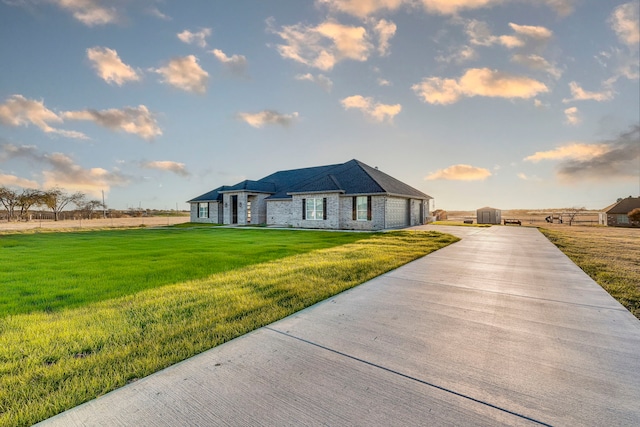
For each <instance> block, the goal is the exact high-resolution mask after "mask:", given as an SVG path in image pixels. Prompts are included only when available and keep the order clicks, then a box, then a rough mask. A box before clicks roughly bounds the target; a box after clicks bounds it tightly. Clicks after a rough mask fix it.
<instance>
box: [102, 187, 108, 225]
mask: <svg viewBox="0 0 640 427" xmlns="http://www.w3.org/2000/svg"><path fill="white" fill-rule="evenodd" d="M106 217H107V205H105V204H104V190H102V218H103V219H104V218H106Z"/></svg>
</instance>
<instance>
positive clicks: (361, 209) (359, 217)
mask: <svg viewBox="0 0 640 427" xmlns="http://www.w3.org/2000/svg"><path fill="white" fill-rule="evenodd" d="M352 219H353V220H354V221H371V196H357V197H354V198H353V215H352Z"/></svg>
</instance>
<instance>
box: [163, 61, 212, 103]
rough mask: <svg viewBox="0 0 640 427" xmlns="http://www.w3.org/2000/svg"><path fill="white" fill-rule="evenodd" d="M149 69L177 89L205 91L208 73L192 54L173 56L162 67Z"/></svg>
mask: <svg viewBox="0 0 640 427" xmlns="http://www.w3.org/2000/svg"><path fill="white" fill-rule="evenodd" d="M151 71H153V72H155V73H158V74H160V75H161V76H162V80H161V81H162V83H167V84H169V85H171V86H173V87H176V88H178V89H181V90H184V91H187V92H192V93H200V94H202V93H205V92H206V91H207V83H208V81H209V73H207V72H206V71H205V70H203V69H202V68H201V67H200V64H198V58H196V57H195V56H194V55H188V56H184V57H179V58H174V59H172V60H170V61H169V63H168V64H167V65H165V66H164V67H160V68H157V69H151Z"/></svg>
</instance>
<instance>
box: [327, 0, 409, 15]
mask: <svg viewBox="0 0 640 427" xmlns="http://www.w3.org/2000/svg"><path fill="white" fill-rule="evenodd" d="M405 3H408V0H364V1H363V0H316V4H319V5H325V6H327V7H328V8H329V9H330V10H333V11H337V12H342V13H346V14H349V15H352V16H356V17H358V18H366V17H367V16H370V15H375V14H377V13H378V12H381V11H388V12H392V11H394V10H397V9H398V8H399V7H400V6H402V5H403V4H405Z"/></svg>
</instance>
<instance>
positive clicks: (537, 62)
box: [511, 53, 562, 80]
mask: <svg viewBox="0 0 640 427" xmlns="http://www.w3.org/2000/svg"><path fill="white" fill-rule="evenodd" d="M511 61H513V62H515V63H517V64H521V65H524V66H525V67H527V68H530V69H532V70H540V71H544V72H546V73H547V74H549V75H550V76H551V77H553V78H555V79H556V80H557V79H559V78H560V77H562V70H561V69H560V68H558V67H557V66H556V65H554V64H552V63H550V62H549V61H547V60H546V59H544V58H543V57H542V56H540V55H536V54H535V53H532V54H529V55H526V54H515V55H513V56H512V57H511Z"/></svg>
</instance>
